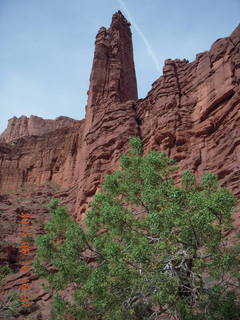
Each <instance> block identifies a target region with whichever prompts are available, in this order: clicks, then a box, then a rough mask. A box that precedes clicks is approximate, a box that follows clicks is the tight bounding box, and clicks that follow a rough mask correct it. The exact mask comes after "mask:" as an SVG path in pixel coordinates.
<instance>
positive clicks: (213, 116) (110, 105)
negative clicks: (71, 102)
mask: <svg viewBox="0 0 240 320" xmlns="http://www.w3.org/2000/svg"><path fill="white" fill-rule="evenodd" d="M136 135H139V136H141V138H142V140H143V144H144V150H145V152H147V151H148V150H150V149H155V150H161V151H165V152H166V153H167V154H168V155H169V156H171V157H174V158H176V159H177V160H178V164H179V167H180V171H181V170H184V169H189V170H192V171H193V172H195V173H196V174H197V176H198V177H200V176H201V175H202V173H203V171H206V170H208V171H212V172H215V173H217V174H218V176H219V178H220V181H221V183H222V184H224V185H226V186H228V187H229V188H230V189H231V190H232V191H233V192H234V194H235V195H236V196H237V197H240V186H239V181H240V26H238V27H237V28H236V29H235V31H234V32H233V33H232V34H231V36H230V37H227V38H223V39H219V40H217V41H216V42H215V43H214V44H213V45H212V47H211V49H210V50H209V51H206V52H203V53H201V54H198V55H197V56H196V60H195V61H193V62H191V63H190V62H188V61H187V60H170V59H169V60H166V61H165V66H164V68H163V75H162V76H161V77H160V78H159V79H157V81H155V82H154V83H153V86H152V89H151V90H150V92H149V93H148V95H147V97H146V98H144V99H140V100H137V85H136V76H135V68H134V62H133V51H132V40H131V31H130V24H129V23H128V22H127V21H126V19H125V18H124V17H123V15H122V14H121V12H117V13H116V14H114V15H113V18H112V23H111V26H110V28H109V29H105V28H100V30H99V32H98V34H97V37H96V47H95V53H94V60H93V67H92V72H91V77H90V87H89V92H88V104H87V106H86V118H85V119H84V120H81V121H77V120H73V119H70V118H66V117H60V118H57V119H56V120H44V119H41V118H38V117H35V116H31V117H30V118H27V117H21V118H19V119H17V118H13V119H11V120H10V121H9V125H8V128H7V129H6V130H5V132H4V133H3V134H2V135H1V137H0V192H1V194H2V196H1V197H0V210H2V211H3V212H4V213H5V216H4V215H1V217H0V219H2V220H1V223H2V221H3V222H4V221H6V220H9V219H8V218H6V215H9V216H11V214H12V216H13V221H15V222H13V224H14V223H15V224H17V217H16V214H17V213H18V211H19V210H20V209H18V211H17V208H15V207H14V208H13V207H11V201H13V200H12V198H11V194H9V195H3V194H4V193H7V192H10V191H11V192H16V190H19V188H20V187H28V186H30V188H33V186H35V187H37V186H41V185H46V184H48V183H51V184H53V185H56V186H57V188H58V191H57V192H54V191H51V192H50V194H49V193H48V192H47V191H46V190H45V189H44V190H45V191H46V192H45V191H44V192H43V191H41V192H42V195H43V198H44V197H45V198H46V201H47V198H48V197H47V195H49V197H50V196H51V197H58V198H60V199H62V203H65V204H66V205H68V208H69V210H70V212H71V214H72V215H73V216H74V217H75V218H76V220H78V221H80V220H82V219H83V218H84V216H85V213H86V211H87V208H88V203H89V201H91V199H92V197H93V195H94V194H95V193H96V192H97V191H98V190H99V188H100V185H101V182H102V181H103V178H104V176H105V174H106V173H110V172H112V171H113V170H115V169H117V168H118V165H119V164H118V159H119V156H120V155H121V154H122V153H123V152H125V151H126V150H127V148H128V138H129V136H136ZM180 171H179V172H180ZM17 192H19V194H20V195H23V196H22V199H25V198H26V196H25V194H24V193H22V192H21V190H20V191H17ZM36 196H37V197H38V193H37V194H36ZM31 197H32V199H33V202H34V201H35V203H36V202H38V199H35V195H32V196H31ZM29 201H30V200H29ZM30 202H31V201H30ZM28 205H29V206H28V207H27V208H25V209H24V208H23V209H24V210H25V211H27V212H31V213H32V214H34V210H35V209H34V206H31V204H30V203H28ZM35 211H36V212H37V213H38V216H39V217H41V215H42V213H41V210H38V209H37V208H36V210H35ZM11 212H12V213H11ZM238 215H239V212H238V211H237V212H236V215H235V217H236V222H237V224H238V221H239V217H238ZM37 220H38V218H37V219H36V222H37ZM34 224H35V221H34V223H33V225H34ZM8 233H9V232H7V231H6V232H5V234H6V235H7V234H8ZM35 233H36V234H37V233H38V230H36V232H35ZM11 237H12V238H14V231H12V233H11ZM11 237H10V238H11ZM9 250H10V249H9V248H6V252H9ZM11 250H15V248H14V246H13V248H12V249H11ZM11 250H10V251H11ZM5 258H6V257H5ZM5 258H4V259H5ZM6 259H8V258H6ZM6 259H5V260H6ZM5 260H4V261H5ZM28 276H29V277H33V278H32V286H33V287H32V288H33V289H34V290H35V291H38V289H39V280H38V279H36V278H34V277H36V276H34V275H33V274H30V275H28ZM19 277H20V278H21V274H19V272H18V273H17V274H16V275H14V276H11V277H10V278H9V280H8V282H7V285H6V287H5V292H8V290H9V289H11V288H13V287H14V288H18V287H19ZM34 290H33V295H34V294H35V293H34ZM43 297H45V298H43V299H41V296H39V295H38V296H37V297H36V299H35V302H36V304H37V305H38V307H39V308H40V313H41V310H43V309H44V306H45V309H44V312H43V315H42V316H43V317H44V318H46V317H47V309H48V305H47V302H46V303H45V302H44V301H45V300H46V301H47V300H48V299H49V295H47V296H45V295H44V294H43ZM44 299H45V300H44ZM45 312H46V313H45ZM38 314H39V313H38ZM36 316H39V315H36ZM19 319H20V318H19Z"/></svg>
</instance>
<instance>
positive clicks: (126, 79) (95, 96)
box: [88, 11, 137, 106]
mask: <svg viewBox="0 0 240 320" xmlns="http://www.w3.org/2000/svg"><path fill="white" fill-rule="evenodd" d="M136 99H137V81H136V75H135V67H134V61H133V47H132V33H131V30H130V23H129V22H128V21H127V20H126V18H125V17H124V16H123V14H122V13H121V11H118V12H116V13H115V14H114V15H113V17H112V23H111V26H110V28H109V29H106V28H104V27H101V28H100V29H99V31H98V33H97V36H96V42H95V52H94V59H93V66H92V72H91V76H90V88H89V92H88V106H91V105H99V104H102V103H105V102H120V103H121V102H125V101H128V100H136Z"/></svg>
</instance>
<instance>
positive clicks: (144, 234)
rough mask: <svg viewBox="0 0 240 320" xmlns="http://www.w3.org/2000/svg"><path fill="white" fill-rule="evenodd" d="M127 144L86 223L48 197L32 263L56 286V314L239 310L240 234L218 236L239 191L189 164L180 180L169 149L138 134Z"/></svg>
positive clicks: (104, 318) (172, 315)
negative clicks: (146, 146) (68, 296)
mask: <svg viewBox="0 0 240 320" xmlns="http://www.w3.org/2000/svg"><path fill="white" fill-rule="evenodd" d="M130 144H131V147H132V148H131V150H130V152H129V153H128V154H125V155H123V156H122V157H121V170H120V171H117V172H115V173H114V174H113V175H107V176H106V178H105V182H104V184H103V187H102V192H99V193H98V194H96V196H95V198H94V200H93V202H92V203H91V207H90V210H89V211H88V214H87V217H86V220H85V226H84V227H80V226H79V225H78V224H76V223H75V222H74V221H73V220H72V219H71V218H70V217H69V215H68V214H67V213H66V211H65V210H64V208H63V207H59V206H58V202H57V200H53V201H52V202H51V204H50V205H49V209H50V211H51V214H52V217H51V219H50V221H49V222H48V224H47V226H46V234H44V235H42V236H40V237H39V238H38V240H37V245H38V259H37V260H36V262H35V269H36V271H37V272H38V273H39V274H40V275H42V276H43V277H45V278H47V279H48V281H49V284H50V286H51V287H53V288H54V289H55V291H56V292H57V294H56V295H55V298H54V303H53V308H52V318H53V319H54V320H58V319H59V320H61V319H65V317H66V315H67V314H69V313H70V314H72V316H73V317H74V319H79V320H80V319H81V320H84V319H101V320H126V319H136V320H140V319H155V320H158V319H166V318H167V319H175V320H177V319H178V320H179V319H181V320H188V319H189V320H190V319H199V320H205V319H206V320H215V319H216V320H221V319H222V320H229V319H231V320H237V319H239V315H240V303H239V298H238V297H237V296H236V294H235V289H236V287H237V288H239V284H240V273H239V260H240V255H239V252H240V250H239V241H238V239H235V240H234V245H233V244H231V243H228V241H226V239H225V236H224V234H225V232H226V231H227V230H229V228H231V215H232V212H233V209H234V207H235V205H236V199H235V197H234V196H233V195H232V194H231V193H230V192H229V191H228V190H227V189H226V188H222V187H220V186H219V183H218V181H217V178H216V176H215V175H213V174H211V173H206V174H205V175H204V176H203V178H202V181H201V182H200V183H196V180H195V177H194V175H193V174H191V173H190V172H185V173H184V174H183V177H182V183H181V185H179V184H178V185H176V184H175V183H174V179H173V177H174V173H175V170H176V166H175V161H174V160H173V159H169V158H168V157H167V156H166V155H165V154H164V153H160V152H157V151H151V152H149V153H148V154H147V155H143V152H142V145H141V140H140V139H139V138H132V139H130ZM46 262H47V263H49V262H51V264H52V265H53V266H54V268H53V267H52V266H51V267H50V268H48V267H47V265H46ZM69 284H72V287H73V288H74V289H73V298H72V300H71V301H65V300H64V299H63V298H62V296H61V294H60V293H61V290H62V289H64V288H65V287H66V286H67V285H69ZM161 317H162V318H161Z"/></svg>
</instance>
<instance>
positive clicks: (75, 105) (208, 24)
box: [0, 0, 240, 132]
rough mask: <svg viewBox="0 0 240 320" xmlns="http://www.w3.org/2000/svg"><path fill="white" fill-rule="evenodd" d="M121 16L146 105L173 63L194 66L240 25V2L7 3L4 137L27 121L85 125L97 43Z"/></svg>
mask: <svg viewBox="0 0 240 320" xmlns="http://www.w3.org/2000/svg"><path fill="white" fill-rule="evenodd" d="M119 9H120V10H121V11H122V12H123V14H125V16H126V17H127V18H128V19H129V14H130V17H131V20H132V22H133V23H132V33H133V46H134V58H135V67H136V73H137V81H138V92H139V97H140V98H143V97H144V96H145V95H146V94H147V92H148V91H149V90H150V89H151V84H152V83H153V82H154V81H155V80H156V79H157V78H158V77H159V76H160V75H161V74H162V66H163V63H164V60H165V59H167V58H172V59H174V58H181V59H183V58H187V59H189V60H190V61H192V60H194V58H195V55H196V54H197V53H199V52H202V51H205V50H208V49H209V48H210V46H211V44H212V43H213V42H214V41H215V40H217V39H218V38H221V37H225V36H228V35H229V34H230V33H231V32H232V31H233V29H234V28H235V27H236V26H237V25H238V23H239V20H240V19H239V18H240V14H239V13H240V1H239V0H227V1H226V0H211V1H209V0H201V1H196V0H195V1H194V0H181V1H180V0H172V1H170V0H168V1H167V0H164V1H163V0H101V1H97V0H95V1H93V0H92V1H91V0H68V1H66V0H0V70H1V72H0V110H1V118H0V132H1V131H3V130H4V128H5V127H6V126H7V120H8V119H9V118H11V117H13V116H21V115H23V114H24V115H27V116H29V115H31V114H34V115H38V116H40V117H43V118H49V119H51V118H52V119H53V118H56V117H58V116H60V115H65V116H69V117H72V118H75V119H82V118H84V114H85V105H86V100H87V94H86V93H87V90H88V85H89V77H90V72H91V66H92V59H93V53H94V41H95V36H96V33H97V31H98V29H99V28H100V27H101V26H105V27H108V26H109V24H110V22H111V16H112V14H113V13H114V12H115V11H117V10H119ZM126 10H127V12H126ZM130 22H131V21H130Z"/></svg>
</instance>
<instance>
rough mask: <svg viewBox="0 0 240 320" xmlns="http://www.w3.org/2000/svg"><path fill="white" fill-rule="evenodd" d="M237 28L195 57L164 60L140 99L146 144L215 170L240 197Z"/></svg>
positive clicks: (194, 166) (198, 168)
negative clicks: (161, 73)
mask: <svg viewBox="0 0 240 320" xmlns="http://www.w3.org/2000/svg"><path fill="white" fill-rule="evenodd" d="M239 40H240V27H237V29H236V30H235V31H234V32H233V33H232V35H231V36H230V37H228V38H223V39H219V40H217V41H216V42H215V43H214V44H213V45H212V47H211V49H210V51H208V52H203V53H201V54H198V55H197V57H196V60H195V61H193V62H191V63H189V62H188V61H187V60H183V61H180V60H166V61H165V66H164V68H163V76H162V77H160V78H159V79H158V80H157V81H156V82H155V83H154V84H153V87H152V90H151V91H150V92H149V94H148V96H147V97H146V98H145V99H143V100H141V101H138V103H137V115H138V119H139V122H140V123H141V125H140V132H141V136H142V137H143V142H144V145H145V148H146V149H151V148H155V149H158V150H163V151H165V152H167V153H168V154H169V155H170V156H171V157H174V158H176V159H177V160H178V161H179V165H180V168H182V169H190V170H193V171H194V172H196V173H197V174H198V176H201V175H202V173H203V171H206V170H208V171H212V172H215V173H217V174H218V176H219V178H220V179H221V182H222V183H223V184H226V185H227V186H228V187H230V188H231V189H232V190H233V192H234V193H235V194H236V195H238V196H240V188H239V183H238V182H239V179H240V152H239V151H240V130H239V125H240V87H239V84H240V42H239Z"/></svg>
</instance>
